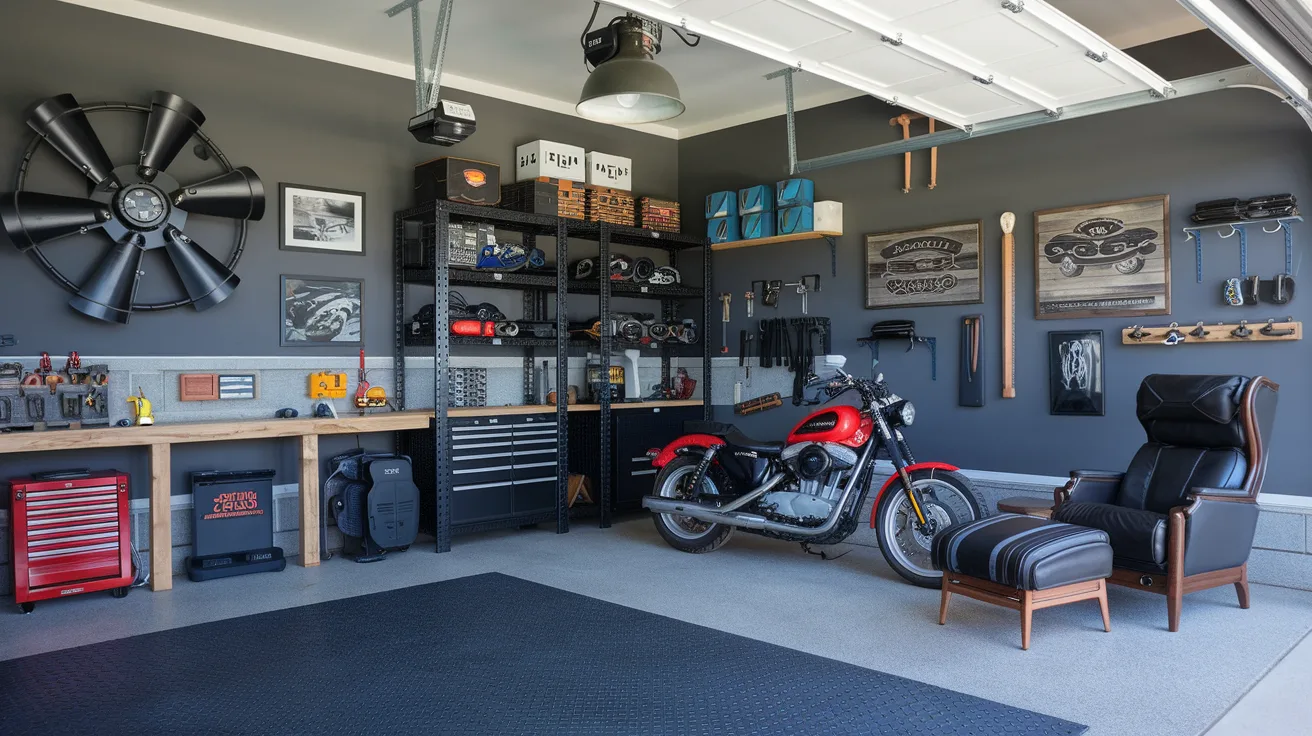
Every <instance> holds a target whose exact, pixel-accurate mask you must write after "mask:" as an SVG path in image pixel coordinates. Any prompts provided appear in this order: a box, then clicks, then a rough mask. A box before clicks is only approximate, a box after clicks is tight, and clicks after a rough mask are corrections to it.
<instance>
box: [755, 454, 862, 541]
mask: <svg viewBox="0 0 1312 736" xmlns="http://www.w3.org/2000/svg"><path fill="white" fill-rule="evenodd" d="M779 457H780V460H782V461H783V463H784V467H786V468H788V470H789V471H791V474H792V479H791V480H790V482H789V483H788V485H787V486H785V488H786V490H779V491H771V492H770V493H767V494H765V495H763V496H761V501H760V505H761V507H762V508H764V509H766V510H767V512H768V513H769V514H770V515H772V516H775V517H778V520H781V521H787V522H794V523H796V522H800V523H803V524H807V525H812V526H814V525H818V524H821V523H824V521H825V520H826V519H828V518H829V515H830V514H831V513H832V512H833V510H834V507H835V506H837V505H838V499H839V496H841V495H842V491H841V488H840V486H841V484H842V480H843V477H844V476H845V475H847V473H848V472H849V471H850V470H851V469H852V468H854V467H856V463H857V460H858V457H857V454H856V451H855V450H853V449H852V448H850V447H846V446H844V445H840V444H838V443H835V442H799V443H797V444H793V445H789V446H788V447H785V448H784V451H783V452H782V453H780V456H779Z"/></svg>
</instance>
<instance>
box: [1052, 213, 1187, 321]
mask: <svg viewBox="0 0 1312 736" xmlns="http://www.w3.org/2000/svg"><path fill="white" fill-rule="evenodd" d="M1170 221H1171V207H1170V198H1169V197H1168V196H1167V195H1165V194H1163V195H1158V196H1153V197H1139V198H1137V199H1123V200H1120V201H1119V202H1105V203H1102V204H1091V205H1079V206H1076V207H1063V208H1060V209H1053V210H1038V211H1036V212H1035V213H1034V239H1035V242H1034V316H1035V318H1036V319H1071V318H1079V317H1140V316H1147V315H1154V314H1170V313H1171V235H1170V228H1169V225H1170Z"/></svg>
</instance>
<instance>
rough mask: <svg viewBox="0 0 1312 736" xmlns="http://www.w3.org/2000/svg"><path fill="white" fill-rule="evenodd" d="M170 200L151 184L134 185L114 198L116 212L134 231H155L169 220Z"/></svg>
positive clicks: (124, 188) (125, 188)
mask: <svg viewBox="0 0 1312 736" xmlns="http://www.w3.org/2000/svg"><path fill="white" fill-rule="evenodd" d="M170 209H171V207H170V206H169V198H168V195H166V194H165V193H164V192H162V191H160V190H159V189H158V188H157V187H155V186H154V185H151V184H144V183H142V184H132V185H130V186H126V187H123V189H122V190H121V191H120V192H119V193H118V195H117V196H116V197H114V211H115V212H117V213H118V216H119V218H120V219H121V220H122V221H123V224H124V225H126V226H128V227H129V228H130V229H133V230H154V229H155V228H157V227H159V226H160V224H162V223H163V222H164V221H166V220H168V218H169V210H170Z"/></svg>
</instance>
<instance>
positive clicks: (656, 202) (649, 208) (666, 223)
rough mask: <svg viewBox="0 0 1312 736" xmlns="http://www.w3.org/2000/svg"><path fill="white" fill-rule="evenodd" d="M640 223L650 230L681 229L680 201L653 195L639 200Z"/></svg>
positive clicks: (668, 230)
mask: <svg viewBox="0 0 1312 736" xmlns="http://www.w3.org/2000/svg"><path fill="white" fill-rule="evenodd" d="M638 218H639V219H638V224H639V225H641V226H642V227H645V228H647V229H648V230H660V231H662V232H667V233H677V232H679V231H680V225H681V221H680V217H679V203H678V202H671V201H669V200H665V199H655V198H653V197H643V198H642V199H640V200H638Z"/></svg>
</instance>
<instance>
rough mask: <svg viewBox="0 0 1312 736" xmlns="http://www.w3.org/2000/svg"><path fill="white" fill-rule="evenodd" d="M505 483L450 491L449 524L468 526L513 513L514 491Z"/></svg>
mask: <svg viewBox="0 0 1312 736" xmlns="http://www.w3.org/2000/svg"><path fill="white" fill-rule="evenodd" d="M508 481H509V478H507V479H506V481H503V482H500V483H484V484H477V485H471V486H463V487H462V486H460V485H457V486H455V487H454V488H452V489H451V523H452V524H468V523H472V522H476V521H487V520H489V519H497V518H501V517H505V516H509V515H510V514H512V513H513V512H514V491H513V487H512V486H511V484H510V483H509V482H508Z"/></svg>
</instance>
